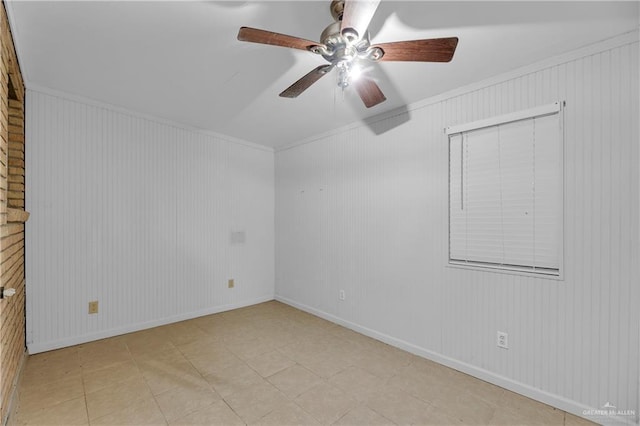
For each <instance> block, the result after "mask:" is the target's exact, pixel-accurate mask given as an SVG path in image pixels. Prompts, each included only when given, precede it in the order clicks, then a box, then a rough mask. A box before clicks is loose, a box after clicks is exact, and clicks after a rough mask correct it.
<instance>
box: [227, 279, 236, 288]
mask: <svg viewBox="0 0 640 426" xmlns="http://www.w3.org/2000/svg"><path fill="white" fill-rule="evenodd" d="M235 286H236V283H235V281H234V279H233V278H229V281H227V287H229V288H234V287H235Z"/></svg>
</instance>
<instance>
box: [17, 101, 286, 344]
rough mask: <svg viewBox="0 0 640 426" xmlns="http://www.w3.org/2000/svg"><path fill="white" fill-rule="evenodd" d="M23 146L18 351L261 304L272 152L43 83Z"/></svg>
mask: <svg viewBox="0 0 640 426" xmlns="http://www.w3.org/2000/svg"><path fill="white" fill-rule="evenodd" d="M27 140H28V141H29V146H28V149H27V156H26V158H27V166H28V167H27V185H28V187H29V188H33V190H32V191H30V192H28V194H27V200H26V203H27V208H28V210H29V211H30V212H31V219H30V221H29V226H28V228H27V235H26V238H27V259H28V263H27V275H28V277H29V287H28V290H27V344H28V348H29V352H30V353H35V352H40V351H44V350H49V349H53V348H58V347H62V346H68V345H72V344H76V343H79V342H83V341H88V340H93V339H97V338H101V337H105V336H111V335H115V334H121V333H124V332H128V331H132V330H137V329H141V328H147V327H151V326H154V325H158V324H163V323H167V322H172V321H177V320H180V319H185V318H190V317H194V316H198V315H204V314H208V313H212V312H218V311H222V310H227V309H232V308H234V307H239V306H243V305H248V304H253V303H258V302H261V301H265V300H270V299H272V298H273V289H274V235H273V231H274V226H273V224H274V170H273V164H274V161H273V155H274V154H273V151H272V150H270V149H266V148H264V147H259V146H257V145H252V144H248V143H243V142H241V141H234V140H230V139H228V138H223V137H220V136H217V135H212V134H207V133H203V132H199V131H196V130H191V129H186V128H183V127H180V126H177V125H173V124H170V123H164V122H161V121H158V120H156V119H153V118H149V117H144V116H138V115H135V114H132V113H128V112H126V111H120V110H117V109H114V108H110V107H108V106H105V105H100V104H96V103H92V102H89V101H86V100H82V99H74V98H72V97H69V96H66V95H62V94H58V93H53V92H47V91H45V90H29V91H28V92H27ZM232 233H234V235H236V236H242V237H244V241H242V238H235V239H234V240H233V241H232V238H231V236H232ZM229 278H234V279H235V288H233V289H229V288H227V280H228V279H229ZM93 300H97V301H98V302H99V312H98V314H92V315H89V314H88V302H89V301H93Z"/></svg>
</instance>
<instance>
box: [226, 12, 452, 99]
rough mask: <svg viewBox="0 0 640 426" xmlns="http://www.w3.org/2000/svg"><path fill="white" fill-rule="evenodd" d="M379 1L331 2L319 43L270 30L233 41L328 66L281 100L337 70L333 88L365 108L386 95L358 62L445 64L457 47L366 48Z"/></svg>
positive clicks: (250, 31) (430, 43)
mask: <svg viewBox="0 0 640 426" xmlns="http://www.w3.org/2000/svg"><path fill="white" fill-rule="evenodd" d="M379 4H380V0H333V1H332V2H331V5H330V10H331V16H333V19H334V20H335V22H333V23H331V24H330V25H329V26H328V27H327V28H325V29H324V31H323V32H322V34H321V35H320V43H316V42H314V41H310V40H305V39H302V38H299V37H293V36H289V35H285V34H279V33H274V32H272V31H266V30H260V29H256V28H249V27H242V28H240V31H239V32H238V40H240V41H248V42H251V43H261V44H270V45H273V46H282V47H289V48H292V49H300V50H307V51H309V52H312V53H315V54H317V55H321V56H322V57H323V58H324V59H326V60H327V62H329V64H328V65H321V66H319V67H317V68H315V69H314V70H312V71H311V72H309V73H308V74H306V75H305V76H304V77H302V78H301V79H300V80H298V81H296V82H295V83H293V84H292V85H291V86H289V87H288V88H287V89H285V90H284V91H283V92H282V93H280V96H281V97H285V98H295V97H298V95H300V94H301V93H302V92H304V91H305V90H307V89H308V88H309V87H310V86H311V85H312V84H313V83H315V82H316V81H318V80H319V79H320V78H321V77H323V76H324V75H325V74H328V73H329V71H331V70H333V69H334V68H336V69H337V70H338V79H337V80H338V86H339V87H341V88H343V89H344V88H346V87H347V86H350V85H351V86H353V87H354V88H355V89H356V92H358V95H359V96H360V99H362V102H364V104H365V106H366V107H367V108H371V107H372V106H375V105H378V104H379V103H381V102H384V101H385V100H386V97H385V96H384V94H383V93H382V91H381V90H380V88H379V87H378V85H377V84H376V82H375V81H373V80H372V79H370V78H367V77H366V76H364V75H360V73H361V68H360V66H361V63H365V62H367V61H369V62H378V61H416V62H449V61H451V59H452V58H453V53H454V52H455V50H456V46H457V45H458V38H457V37H448V38H433V39H425V40H409V41H396V42H391V43H380V44H374V45H371V42H370V40H369V32H368V31H367V28H368V27H369V23H370V22H371V19H372V18H373V15H374V14H375V12H376V9H377V8H378V5H379Z"/></svg>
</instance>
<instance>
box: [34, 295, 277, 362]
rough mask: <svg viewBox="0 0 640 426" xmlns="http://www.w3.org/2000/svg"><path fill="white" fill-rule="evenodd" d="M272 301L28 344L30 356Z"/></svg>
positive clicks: (259, 300)
mask: <svg viewBox="0 0 640 426" xmlns="http://www.w3.org/2000/svg"><path fill="white" fill-rule="evenodd" d="M270 300H274V296H273V295H266V296H261V297H257V298H255V299H249V300H244V301H242V302H237V303H231V304H227V305H220V306H214V307H211V308H207V309H202V310H199V311H193V312H187V313H183V314H179V315H174V316H171V317H167V318H161V319H157V320H153V321H146V322H142V323H138V324H131V325H127V326H124V327H118V328H112V329H109V330H101V331H98V332H95V333H87V334H83V335H80V336H73V337H68V338H65V339H61V340H55V341H49V342H33V343H28V344H27V349H28V352H29V354H30V355H33V354H37V353H40V352H46V351H51V350H54V349H60V348H66V347H68V346H74V345H79V344H82V343H87V342H92V341H94V340H100V339H106V338H108V337H113V336H119V335H122V334H127V333H132V332H134V331H140V330H146V329H148V328H153V327H159V326H161V325H167V324H171V323H174V322H180V321H185V320H189V319H193V318H198V317H202V316H205V315H212V314H218V313H220V312H226V311H231V310H233V309H238V308H244V307H247V306H251V305H257V304H258V303H264V302H268V301H270Z"/></svg>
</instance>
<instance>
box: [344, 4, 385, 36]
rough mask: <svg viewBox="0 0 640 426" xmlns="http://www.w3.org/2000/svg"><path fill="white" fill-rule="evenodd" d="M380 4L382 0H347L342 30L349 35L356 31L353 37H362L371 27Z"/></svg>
mask: <svg viewBox="0 0 640 426" xmlns="http://www.w3.org/2000/svg"><path fill="white" fill-rule="evenodd" d="M379 4H380V0H345V2H344V11H343V13H342V23H341V24H340V32H341V33H342V34H343V35H344V36H348V35H350V34H353V32H354V31H355V34H354V35H353V38H354V39H355V38H361V37H362V36H363V35H364V34H365V32H366V31H367V28H369V23H370V22H371V19H372V18H373V15H374V14H375V13H376V9H378V5H379Z"/></svg>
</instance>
